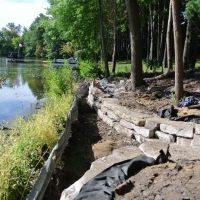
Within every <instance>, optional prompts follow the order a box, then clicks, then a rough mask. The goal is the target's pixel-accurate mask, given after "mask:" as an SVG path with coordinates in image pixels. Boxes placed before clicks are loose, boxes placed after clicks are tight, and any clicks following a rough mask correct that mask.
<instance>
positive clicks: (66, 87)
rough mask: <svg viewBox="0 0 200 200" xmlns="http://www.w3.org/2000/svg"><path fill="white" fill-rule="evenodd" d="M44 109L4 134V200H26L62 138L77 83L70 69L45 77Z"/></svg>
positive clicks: (0, 175) (0, 151)
mask: <svg viewBox="0 0 200 200" xmlns="http://www.w3.org/2000/svg"><path fill="white" fill-rule="evenodd" d="M45 88H46V91H47V92H46V95H45V96H46V100H45V102H44V107H43V108H42V109H41V110H40V111H39V112H38V113H37V114H33V115H32V117H31V118H30V119H29V120H28V121H25V120H24V119H23V118H20V117H19V118H18V119H17V120H16V121H15V123H14V125H13V129H12V130H9V131H8V132H7V133H5V132H2V133H1V134H0V137H1V138H0V199H2V200H3V199H5V200H7V199H8V200H16V199H19V200H20V199H25V198H26V197H27V195H28V194H29V192H30V190H31V189H32V187H33V185H34V183H35V181H36V180H37V177H38V175H39V174H40V170H41V168H42V167H43V165H44V163H45V161H46V159H47V158H48V156H49V154H50V152H51V150H52V148H53V147H54V145H55V144H56V142H57V141H58V140H59V138H60V137H61V135H62V133H63V131H64V128H65V122H66V118H67V114H68V111H69V109H70V107H71V104H72V101H73V97H74V91H75V81H74V79H73V77H72V76H71V70H70V68H67V67H64V68H62V69H59V70H56V69H53V68H50V69H49V70H48V71H47V72H46V73H45Z"/></svg>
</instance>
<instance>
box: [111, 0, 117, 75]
mask: <svg viewBox="0 0 200 200" xmlns="http://www.w3.org/2000/svg"><path fill="white" fill-rule="evenodd" d="M113 10H114V16H113V54H112V72H113V73H115V68H116V49H117V19H116V17H117V13H116V12H117V3H116V0H113Z"/></svg>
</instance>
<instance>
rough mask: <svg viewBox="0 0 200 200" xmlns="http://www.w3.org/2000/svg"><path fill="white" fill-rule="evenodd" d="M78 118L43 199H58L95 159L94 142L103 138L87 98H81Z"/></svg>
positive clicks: (95, 115)
mask: <svg viewBox="0 0 200 200" xmlns="http://www.w3.org/2000/svg"><path fill="white" fill-rule="evenodd" d="M78 111H79V115H78V119H77V120H76V122H75V123H74V124H73V125H72V127H71V137H70V139H69V143H68V145H67V146H66V148H65V150H64V152H63V155H62V157H61V161H60V162H59V163H58V165H57V168H56V169H55V171H54V173H53V176H52V178H51V180H50V183H49V186H48V187H47V190H46V192H45V195H44V198H43V200H49V199H51V200H58V199H60V195H61V193H62V191H63V190H64V189H65V188H67V187H69V186H70V185H72V184H73V183H74V182H76V181H77V180H78V179H80V178H81V177H82V176H83V174H84V173H85V172H86V171H87V170H88V169H89V168H90V165H91V163H92V162H93V161H94V160H95V158H94V153H93V151H92V144H94V143H97V142H98V141H100V140H101V139H102V137H101V136H100V135H99V129H98V127H97V125H96V121H97V114H96V112H95V110H93V109H92V108H91V107H90V106H89V105H88V104H87V103H86V99H85V98H83V99H81V100H79V104H78Z"/></svg>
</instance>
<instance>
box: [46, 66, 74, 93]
mask: <svg viewBox="0 0 200 200" xmlns="http://www.w3.org/2000/svg"><path fill="white" fill-rule="evenodd" d="M45 78H46V79H45V84H44V87H45V89H46V91H47V95H48V96H54V95H56V96H60V95H62V94H65V95H68V94H73V91H74V85H75V77H73V75H72V68H71V67H70V66H68V65H67V63H65V65H64V66H63V67H60V68H58V69H57V68H55V67H52V66H50V67H49V70H48V71H46V72H45Z"/></svg>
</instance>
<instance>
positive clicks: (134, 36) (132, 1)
mask: <svg viewBox="0 0 200 200" xmlns="http://www.w3.org/2000/svg"><path fill="white" fill-rule="evenodd" d="M125 2H126V9H127V12H128V19H129V27H130V40H131V69H132V71H131V82H132V89H135V88H136V87H137V86H140V85H141V84H142V48H141V46H142V45H141V30H140V16H139V7H138V2H137V0H125Z"/></svg>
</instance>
